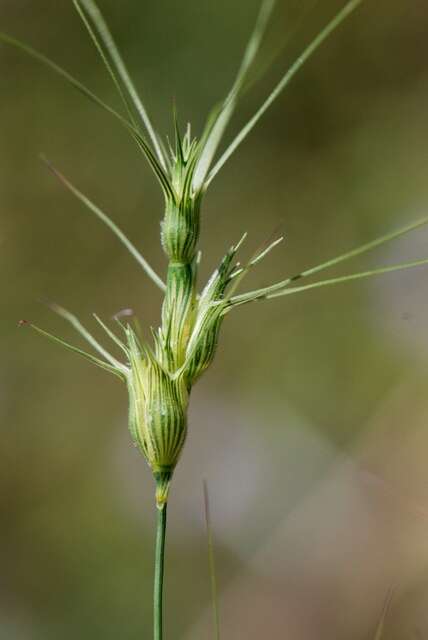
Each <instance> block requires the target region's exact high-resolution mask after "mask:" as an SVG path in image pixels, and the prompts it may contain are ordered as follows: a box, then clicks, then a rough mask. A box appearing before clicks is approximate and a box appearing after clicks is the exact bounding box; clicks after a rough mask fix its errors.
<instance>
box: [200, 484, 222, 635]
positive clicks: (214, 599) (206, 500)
mask: <svg viewBox="0 0 428 640" xmlns="http://www.w3.org/2000/svg"><path fill="white" fill-rule="evenodd" d="M203 490H204V507H205V524H206V528H207V540H208V563H209V570H210V579H211V598H212V608H213V620H214V638H215V640H220V616H219V608H218V593H217V577H216V570H215V558H214V543H213V533H212V526H211V512H210V501H209V494H208V483H207V481H206V480H204V482H203Z"/></svg>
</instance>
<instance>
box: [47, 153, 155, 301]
mask: <svg viewBox="0 0 428 640" xmlns="http://www.w3.org/2000/svg"><path fill="white" fill-rule="evenodd" d="M42 160H43V161H44V162H45V164H46V165H47V166H48V168H49V169H50V170H51V171H52V173H53V174H54V175H55V176H56V177H57V178H58V179H59V180H60V182H61V183H62V184H63V185H64V186H65V187H66V188H67V189H68V190H69V191H71V193H72V194H73V195H74V196H75V197H76V198H77V199H78V200H80V202H82V203H83V204H84V205H85V206H86V207H87V208H88V209H89V210H90V211H92V213H94V214H95V215H96V216H97V218H98V219H99V220H101V221H102V222H104V224H105V225H106V226H107V227H109V229H111V231H113V233H114V234H115V236H116V237H117V238H119V240H120V241H121V242H122V244H123V245H124V246H125V247H126V248H127V249H128V251H129V253H130V254H131V255H132V256H133V257H134V258H135V259H136V261H137V262H138V263H139V264H140V266H141V267H142V268H143V269H144V271H145V272H146V274H147V275H148V276H149V278H151V279H152V280H153V282H154V283H155V284H156V285H157V286H158V287H159V288H160V289H161V290H162V291H165V290H166V286H165V284H164V283H163V282H162V280H161V278H160V277H159V276H158V275H157V273H156V272H155V271H154V270H153V269H152V267H151V266H150V265H149V263H148V262H147V260H146V259H145V258H143V256H142V255H141V253H140V252H139V251H138V249H137V248H136V247H135V246H134V245H133V244H132V242H131V241H130V240H128V238H127V237H126V236H125V234H124V233H123V231H121V230H120V229H119V227H118V226H117V225H116V224H115V223H114V222H113V221H112V220H111V219H110V218H109V217H108V216H107V214H105V213H104V212H103V211H101V209H99V208H98V207H97V206H96V205H95V204H94V203H93V202H91V200H89V198H87V197H86V196H85V195H84V194H83V193H82V192H81V191H79V190H78V189H77V188H76V187H75V186H74V185H72V184H71V182H70V181H69V180H67V178H65V177H64V176H63V175H62V174H61V173H60V172H59V171H58V170H57V169H56V168H55V167H54V166H53V165H52V164H51V163H50V162H49V161H48V160H46V158H42Z"/></svg>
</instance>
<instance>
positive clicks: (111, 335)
mask: <svg viewBox="0 0 428 640" xmlns="http://www.w3.org/2000/svg"><path fill="white" fill-rule="evenodd" d="M92 315H93V316H94V318H95V320H96V321H97V322H98V324H99V325H100V327H102V328H103V329H104V331H105V332H106V334H107V335H108V337H109V338H110V339H111V340H112V341H113V342H114V343H115V344H117V346H118V347H119V349H121V350H122V351H123V352H124V354H125V355H126V356H127V357H128V356H129V351H128V349H127V348H126V346H125V345H124V344H123V342H122V341H121V340H120V339H119V338H118V337H117V335H116V334H115V333H114V332H113V331H112V330H111V329H110V328H109V327H108V326H107V325H106V324H105V323H104V322H103V321H102V320H101V318H99V317H98V316H97V314H96V313H93V314H92Z"/></svg>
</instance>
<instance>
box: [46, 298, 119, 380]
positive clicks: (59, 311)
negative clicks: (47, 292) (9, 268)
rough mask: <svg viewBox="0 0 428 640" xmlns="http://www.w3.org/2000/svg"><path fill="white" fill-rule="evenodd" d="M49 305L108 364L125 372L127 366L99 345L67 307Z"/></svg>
mask: <svg viewBox="0 0 428 640" xmlns="http://www.w3.org/2000/svg"><path fill="white" fill-rule="evenodd" d="M49 306H50V308H51V309H52V311H54V312H55V313H57V314H58V315H59V316H61V318H64V320H66V321H67V322H69V323H70V324H71V326H72V327H74V329H76V331H77V332H78V333H80V335H81V336H82V337H83V338H84V339H85V340H86V342H88V343H89V344H90V345H91V347H93V349H95V351H98V353H99V354H100V355H101V356H102V357H103V358H105V359H106V360H107V361H108V362H110V364H111V365H112V366H113V367H114V368H115V369H119V370H120V371H122V372H123V373H126V372H127V368H126V367H125V365H123V364H122V363H121V362H119V360H116V358H114V357H113V356H112V355H111V354H110V353H109V352H108V351H107V350H106V349H104V347H103V346H101V345H100V343H99V342H98V341H97V340H96V339H95V338H94V337H93V335H92V334H90V333H89V331H88V330H87V329H85V327H84V326H83V325H82V323H81V322H80V320H79V319H78V318H76V316H75V315H73V314H72V313H70V312H69V311H67V309H64V308H63V307H60V306H59V305H58V304H50V305H49Z"/></svg>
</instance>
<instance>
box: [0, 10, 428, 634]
mask: <svg viewBox="0 0 428 640" xmlns="http://www.w3.org/2000/svg"><path fill="white" fill-rule="evenodd" d="M361 2H362V0H351V1H350V2H348V3H347V4H345V5H344V6H343V8H342V9H341V10H340V11H339V12H338V13H337V14H336V15H335V16H334V17H333V18H332V19H331V21H330V22H329V23H328V24H327V25H326V26H325V27H324V28H323V29H322V30H321V31H320V32H319V33H318V35H316V37H315V38H314V39H313V40H312V42H311V43H310V44H309V45H308V46H307V47H306V49H304V51H303V52H302V53H301V55H300V56H299V57H298V58H297V60H296V61H295V62H294V63H293V64H292V65H291V66H290V67H289V68H288V70H287V71H286V72H285V73H284V75H283V77H282V79H281V80H280V82H279V83H278V84H277V85H276V87H275V88H274V89H273V91H272V92H271V93H270V95H269V96H268V97H267V98H266V100H265V101H264V102H263V104H262V105H261V106H260V108H259V109H258V110H257V111H256V113H255V114H254V115H253V116H252V117H251V118H250V119H249V120H248V122H247V123H246V124H245V125H244V126H243V128H242V129H241V131H240V132H239V133H238V135H236V137H235V138H234V139H233V140H232V142H231V143H230V144H229V145H228V146H227V147H226V148H225V149H224V150H223V151H222V153H220V154H219V153H218V150H219V145H220V143H221V141H222V139H223V135H224V133H225V130H226V127H227V126H228V124H229V122H230V120H231V118H232V116H233V114H234V112H235V109H236V106H237V104H238V101H239V99H240V97H241V95H242V93H243V91H244V89H245V88H246V85H247V83H248V79H249V73H250V70H251V69H252V67H253V63H254V61H255V59H256V56H257V53H258V51H259V48H260V45H261V43H262V40H263V36H264V33H265V30H266V27H267V24H268V22H269V19H270V17H271V14H272V11H273V9H274V4H275V0H264V1H263V2H262V5H261V9H260V12H259V15H258V18H257V21H256V25H255V28H254V31H253V34H252V36H251V38H250V40H249V43H248V45H247V47H246V50H245V52H244V56H243V59H242V62H241V65H240V67H239V69H238V73H237V75H236V78H235V81H234V83H233V86H232V88H231V90H230V91H229V93H228V95H227V96H226V98H225V99H224V100H223V101H222V102H221V103H220V104H219V105H218V106H216V108H215V109H213V111H212V112H211V114H210V115H209V117H208V119H207V123H206V125H205V128H204V130H203V131H202V134H201V136H200V137H199V139H198V138H196V137H194V136H193V134H192V131H191V127H190V125H188V126H187V128H186V130H185V132H184V133H183V132H182V131H181V129H180V126H179V123H178V119H177V116H176V114H175V112H174V114H173V115H174V128H175V139H174V142H173V144H172V145H170V144H169V142H166V143H165V142H164V140H163V138H162V137H161V136H160V135H159V133H158V132H157V131H156V129H155V128H154V126H153V124H152V121H151V119H150V117H149V115H148V113H147V110H146V108H145V106H144V103H143V101H142V100H141V98H140V96H139V94H138V92H137V90H136V87H135V85H134V84H133V81H132V79H131V77H130V75H129V73H128V70H127V67H126V65H125V63H124V61H123V59H122V57H121V55H120V53H119V51H118V49H117V47H116V45H115V42H114V39H113V37H112V35H111V33H110V30H109V28H108V26H107V24H106V22H105V20H104V18H103V16H102V14H101V12H100V10H99V8H98V7H97V5H96V3H95V2H94V0H73V4H74V7H75V9H76V10H77V12H78V14H79V16H80V18H81V19H82V21H83V24H84V26H85V27H86V29H87V31H88V33H89V36H90V38H91V40H92V41H93V44H94V45H95V47H96V49H97V51H98V53H99V55H100V57H101V59H102V61H103V63H104V65H105V67H106V69H107V71H108V73H109V74H110V76H111V79H112V81H113V83H114V85H115V87H116V89H117V91H118V93H119V95H120V98H121V99H122V101H123V104H124V107H125V111H124V113H125V115H122V114H121V113H119V112H117V111H116V110H114V109H113V108H112V107H110V106H109V105H107V104H105V103H104V102H103V101H102V100H101V99H100V98H99V97H98V96H96V95H95V94H94V93H92V91H91V90H90V89H88V88H87V87H86V86H84V85H83V84H82V83H81V82H80V81H79V80H77V79H75V78H74V77H73V76H71V75H70V74H69V73H68V72H67V71H65V70H64V69H62V68H61V67H59V66H58V65H57V64H56V63H55V62H53V61H51V60H50V59H48V58H46V57H45V56H44V55H43V54H42V53H39V52H38V51H35V50H34V49H32V48H31V47H29V46H27V45H26V44H23V43H22V42H20V41H18V40H16V39H14V38H12V37H10V36H8V35H6V34H0V40H1V41H3V42H4V43H6V44H10V45H13V46H15V47H17V48H19V49H21V50H23V51H24V52H26V53H27V54H29V55H30V56H32V57H33V58H34V59H36V60H38V61H39V62H41V63H43V64H44V65H46V66H47V67H49V68H50V69H51V70H53V71H55V72H56V73H57V74H59V75H60V76H62V77H63V78H64V79H65V80H67V81H68V82H69V83H70V84H71V85H72V86H73V87H74V88H76V89H78V90H79V91H80V92H81V93H82V94H84V95H85V96H86V97H87V98H89V99H90V100H92V102H94V103H95V104H96V105H98V106H99V107H101V108H102V109H104V110H105V111H107V112H108V113H110V114H111V115H112V116H114V118H116V119H117V120H118V121H119V122H120V124H121V125H123V127H125V129H126V130H127V131H128V133H129V134H130V135H131V137H132V138H133V139H134V141H135V142H136V144H137V145H138V147H139V149H140V150H141V152H142V154H143V156H144V157H145V159H146V160H147V161H148V163H149V165H150V167H151V168H152V170H153V172H154V174H155V176H156V178H157V180H158V182H159V185H160V187H161V189H162V192H163V196H164V201H165V213H164V218H163V221H162V224H161V241H162V247H163V250H164V252H165V254H166V257H167V259H168V267H167V273H166V280H165V281H164V280H163V279H162V278H161V277H160V276H159V275H158V274H157V273H155V271H154V270H153V269H152V267H151V266H150V265H149V264H148V262H147V260H146V259H145V258H144V257H143V255H142V254H141V253H140V251H139V250H138V249H137V248H136V247H135V245H134V244H132V242H131V241H130V240H129V239H128V238H127V237H126V236H125V235H124V234H123V232H122V231H121V230H120V228H119V227H118V226H116V224H115V223H114V222H113V221H112V220H111V219H110V218H109V217H108V216H107V215H106V214H105V213H104V212H103V211H102V210H101V209H99V208H98V207H97V206H96V205H95V204H94V203H93V202H92V201H91V200H90V199H89V198H87V197H86V196H85V195H84V194H83V193H81V192H80V191H79V190H78V189H77V188H76V187H75V186H74V185H73V184H72V183H71V182H70V181H69V180H67V179H66V178H65V177H64V176H63V175H62V174H61V173H60V172H59V171H58V170H57V169H56V168H54V167H53V166H52V165H51V164H50V163H49V162H48V161H47V160H45V161H46V163H47V165H48V166H49V168H50V169H51V170H52V171H53V173H54V174H55V175H56V176H57V177H58V178H59V180H60V181H61V182H62V184H63V185H64V186H65V187H66V188H68V189H69V190H70V191H71V192H72V193H73V194H74V196H76V197H77V199H78V200H80V202H81V203H83V204H84V205H85V206H86V207H87V208H88V209H89V210H90V211H91V212H92V213H93V214H94V215H95V216H97V217H98V218H99V219H100V220H101V221H102V222H103V223H104V224H106V225H107V226H108V227H109V228H110V229H111V230H112V231H113V233H114V234H115V235H116V236H117V238H118V239H119V240H120V241H121V242H122V243H123V245H124V246H125V247H126V249H128V251H129V252H130V253H131V255H132V256H133V257H134V258H135V259H136V260H137V262H138V263H139V265H140V266H141V267H142V269H143V270H144V271H145V273H146V275H147V276H149V278H150V279H151V280H152V281H153V283H154V284H155V285H156V286H157V287H159V288H160V289H161V291H162V292H163V293H164V296H165V297H164V302H163V306H162V315H161V323H160V326H159V328H158V329H157V330H156V331H154V330H152V338H153V339H152V343H151V344H148V343H147V342H146V341H145V340H144V339H143V336H142V333H141V331H140V329H139V326H138V324H137V323H135V322H133V321H131V320H128V319H126V317H125V318H124V317H121V318H116V324H115V326H114V327H112V326H109V325H108V324H106V323H105V322H103V321H102V320H101V319H100V318H99V317H98V316H96V315H95V316H94V318H95V321H96V322H97V323H98V324H99V325H100V326H101V327H102V329H103V330H104V331H105V333H106V334H107V337H108V338H109V339H110V340H111V341H112V342H113V343H114V344H115V345H116V346H117V347H119V349H120V350H121V352H122V353H123V359H122V360H118V359H117V358H116V357H115V356H113V355H111V354H110V352H109V351H108V350H107V349H106V348H105V347H104V346H102V345H101V344H100V343H99V342H98V341H97V340H96V339H95V338H94V337H93V336H92V334H91V333H90V332H89V331H88V330H87V329H86V328H85V327H84V326H83V325H82V324H81V322H80V321H79V320H78V319H77V318H76V317H75V316H74V315H72V314H71V313H69V312H68V311H66V310H65V309H63V308H61V307H59V306H57V305H53V309H54V311H56V312H57V313H58V314H59V315H60V316H62V317H63V318H64V319H65V320H67V321H68V322H70V323H71V324H72V325H73V327H74V328H75V329H76V330H77V331H78V332H79V333H80V335H81V336H82V337H83V338H84V339H85V340H86V341H87V343H88V344H89V345H90V347H91V348H92V352H86V351H83V350H82V349H79V348H77V347H75V346H73V345H71V344H68V343H66V342H65V341H64V340H62V339H60V338H57V337H55V336H53V335H51V334H50V333H47V332H46V331H44V330H43V329H41V328H39V327H37V326H35V325H33V324H31V326H32V327H33V328H34V329H35V330H36V331H38V332H39V333H41V334H42V335H44V336H47V337H48V338H50V339H51V340H53V341H55V342H57V343H59V344H61V345H63V346H65V347H66V348H67V349H70V350H71V351H73V352H75V353H78V354H80V355H81V356H83V357H85V358H86V359H88V360H89V361H90V362H92V363H93V364H95V365H97V366H99V367H101V368H103V369H104V370H106V371H108V372H109V373H112V374H113V375H115V376H117V377H118V378H119V379H120V380H121V381H122V382H124V383H125V384H126V386H127V389H128V392H129V428H130V431H131V435H132V439H133V441H134V442H135V444H136V446H137V447H138V448H139V450H140V451H141V452H142V454H143V455H144V457H145V459H146V460H147V462H148V464H149V466H150V468H151V470H152V472H153V476H154V479H155V487H156V491H155V500H156V506H157V535H156V548H155V581H154V640H161V639H162V620H163V616H162V598H163V575H164V550H165V533H166V515H167V503H168V497H169V489H170V485H171V481H172V478H173V473H174V469H175V467H176V465H177V463H178V460H179V458H180V454H181V452H182V449H183V446H184V443H185V439H186V434H187V409H188V404H189V398H190V394H191V391H192V388H193V386H194V384H195V383H196V381H197V380H198V379H199V377H200V376H201V375H202V374H203V373H204V371H205V370H206V369H207V368H208V367H209V365H210V364H211V362H212V361H213V358H214V355H215V351H216V347H217V341H218V337H219V332H220V328H221V325H222V322H223V320H224V318H225V317H226V316H227V315H228V314H229V313H231V312H232V311H233V310H235V309H236V308H237V307H239V306H242V305H245V304H248V303H251V302H254V301H257V300H268V299H272V298H277V297H282V296H287V295H291V294H295V293H299V292H302V291H307V290H309V289H314V288H317V287H325V286H329V285H333V284H338V283H344V282H349V281H351V280H357V279H362V278H367V277H370V276H374V275H377V274H382V273H388V272H392V271H397V270H399V269H407V268H411V267H416V266H420V265H424V264H427V263H428V258H424V259H421V260H415V261H412V262H407V263H403V264H395V265H390V266H384V267H379V268H377V269H372V270H369V271H363V272H359V273H352V274H350V275H342V276H339V277H335V278H329V279H326V280H315V281H314V282H310V283H308V284H305V280H306V279H307V278H309V277H310V276H315V275H316V274H318V273H320V272H321V271H324V270H325V269H328V268H329V267H333V266H335V265H338V264H340V263H342V262H345V261H346V260H349V259H350V258H353V257H355V256H358V255H361V254H363V253H366V252H367V251H370V250H372V249H374V248H376V247H379V246H380V245H382V244H384V243H385V242H389V241H390V240H393V239H395V238H398V237H399V236H402V235H404V234H406V233H408V232H410V231H412V230H414V229H417V228H418V227H421V226H422V225H424V224H426V223H427V222H428V217H425V218H423V219H420V220H417V221H416V222H413V223H412V224H409V225H407V226H405V227H403V228H401V229H398V230H396V231H393V232H391V233H388V234H386V235H384V236H382V237H380V238H377V239H375V240H373V241H371V242H369V243H367V244H364V245H362V246H360V247H358V248H355V249H353V250H351V251H347V252H346V253H343V254H341V255H339V256H336V257H334V258H332V259H330V260H327V261H326V262H323V263H322V264H319V265H317V266H315V267H311V268H309V269H306V270H304V271H302V272H300V273H298V274H296V275H292V276H290V277H286V278H284V279H283V280H281V281H280V282H276V283H274V284H271V285H268V286H266V287H263V288H260V289H257V290H255V291H247V292H241V293H238V287H239V285H240V284H241V283H242V280H243V278H244V277H245V275H246V274H247V273H248V272H249V271H250V270H251V269H253V268H254V267H256V266H257V264H258V263H259V262H260V261H261V260H263V258H265V256H266V255H267V254H268V253H269V252H270V251H271V250H272V249H273V248H274V247H275V246H276V245H277V244H278V243H279V242H281V240H282V238H278V239H276V240H275V241H274V242H272V243H271V244H270V245H268V246H265V247H264V248H262V249H261V250H259V251H258V252H257V253H256V254H255V255H254V256H253V258H252V259H251V260H250V261H249V262H247V263H245V264H241V263H240V262H239V261H237V256H238V252H239V249H240V247H241V245H242V243H243V242H244V241H245V238H246V234H244V235H243V236H242V238H241V239H240V240H239V242H237V243H235V244H232V245H231V246H230V248H229V250H228V251H227V252H226V255H225V256H224V257H223V259H222V260H221V262H220V265H219V266H218V268H217V269H216V270H215V271H214V273H213V274H212V276H211V278H210V279H209V281H208V283H207V284H206V286H205V287H204V288H203V289H202V290H201V291H199V290H198V286H197V280H198V269H199V263H200V253H199V251H198V241H199V229H200V215H201V205H202V201H203V198H204V196H205V193H206V191H207V189H208V187H209V186H210V185H211V183H212V181H213V179H214V178H215V177H216V175H217V174H218V172H219V171H220V170H221V169H222V168H223V166H224V165H225V163H226V162H227V160H228V159H229V158H230V156H231V155H232V153H233V152H234V151H235V150H236V149H237V148H238V146H239V145H240V144H241V143H242V142H243V141H244V139H245V138H246V137H247V135H248V134H249V133H250V131H251V130H252V129H253V127H254V126H255V125H256V124H257V122H258V121H259V119H260V118H261V117H262V115H264V113H265V112H266V111H267V110H268V108H269V107H270V105H271V104H272V103H273V102H274V101H275V100H276V98H277V97H278V96H279V95H280V94H281V92H282V91H283V90H284V89H285V87H286V86H287V85H288V83H289V82H290V80H291V79H292V78H293V76H294V75H295V74H296V73H297V72H298V71H299V69H300V68H301V67H302V65H303V64H304V63H305V62H306V61H307V60H308V59H309V58H310V57H311V56H312V55H313V53H314V52H315V51H316V50H317V49H318V47H319V46H320V45H321V44H322V43H323V42H324V41H325V40H326V39H327V38H328V37H329V36H330V35H331V34H332V33H333V32H334V31H335V30H336V29H337V28H338V27H339V25H340V24H341V23H342V22H343V21H344V20H345V19H346V18H347V17H348V16H349V15H350V14H351V13H352V12H353V11H354V10H355V9H356V8H357V7H358V5H360V4H361ZM300 281H302V282H300ZM95 354H96V355H95ZM207 523H208V524H209V516H208V508H207ZM209 537H210V549H211V553H210V559H211V564H212V563H213V562H212V560H213V557H212V545H211V536H209ZM212 577H213V581H212V582H213V591H215V577H214V576H213V571H212ZM215 615H216V619H217V612H216V614H215ZM217 631H218V625H217Z"/></svg>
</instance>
